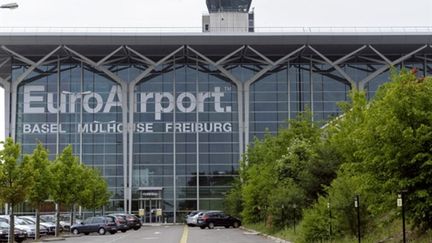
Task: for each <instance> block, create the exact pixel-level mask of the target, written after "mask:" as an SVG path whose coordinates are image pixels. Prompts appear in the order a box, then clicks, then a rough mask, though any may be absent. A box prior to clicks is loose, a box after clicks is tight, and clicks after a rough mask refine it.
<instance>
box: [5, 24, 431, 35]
mask: <svg viewBox="0 0 432 243" xmlns="http://www.w3.org/2000/svg"><path fill="white" fill-rule="evenodd" d="M254 29H255V32H254V33H298V34H307V33H311V34H314V33H318V34H319V33H428V34H430V33H432V26H400V27H398V26H386V27H373V26H372V27H255V28H254ZM212 30H215V28H214V27H212ZM237 30H238V31H237ZM244 30H245V27H239V28H235V27H234V28H223V29H221V30H217V31H214V32H205V33H206V34H223V33H230V34H232V33H240V34H242V33H243V34H246V33H248V32H244ZM0 33H10V34H29V33H34V34H46V33H53V34H54V33H55V34H83V33H84V34H85V33H87V34H91V33H100V34H146V33H202V27H4V26H3V27H2V26H0Z"/></svg>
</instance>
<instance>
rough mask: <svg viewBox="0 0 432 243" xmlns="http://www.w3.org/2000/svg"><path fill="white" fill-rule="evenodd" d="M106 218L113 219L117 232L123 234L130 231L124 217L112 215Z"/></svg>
mask: <svg viewBox="0 0 432 243" xmlns="http://www.w3.org/2000/svg"><path fill="white" fill-rule="evenodd" d="M107 217H113V218H114V221H115V222H116V225H117V230H119V231H121V232H123V233H124V232H126V231H128V230H129V229H130V228H129V226H128V224H127V220H126V217H124V216H121V215H114V214H112V215H107Z"/></svg>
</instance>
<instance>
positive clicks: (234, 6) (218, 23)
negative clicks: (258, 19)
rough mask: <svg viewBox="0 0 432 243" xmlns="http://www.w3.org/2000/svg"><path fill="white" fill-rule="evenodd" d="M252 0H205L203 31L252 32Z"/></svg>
mask: <svg viewBox="0 0 432 243" xmlns="http://www.w3.org/2000/svg"><path fill="white" fill-rule="evenodd" d="M251 3H252V0H206V4H207V9H208V12H209V13H208V14H204V15H203V17H202V30H203V32H254V13H253V10H252V11H250V7H251Z"/></svg>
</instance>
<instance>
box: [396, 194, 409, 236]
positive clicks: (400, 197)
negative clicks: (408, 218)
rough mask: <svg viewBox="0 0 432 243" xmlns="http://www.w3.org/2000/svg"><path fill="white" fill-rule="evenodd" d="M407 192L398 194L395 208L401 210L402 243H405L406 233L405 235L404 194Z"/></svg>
mask: <svg viewBox="0 0 432 243" xmlns="http://www.w3.org/2000/svg"><path fill="white" fill-rule="evenodd" d="M406 192H407V191H406V190H403V191H401V192H400V193H399V194H398V198H397V206H398V207H400V208H402V234H403V243H405V242H406V233H405V193H406Z"/></svg>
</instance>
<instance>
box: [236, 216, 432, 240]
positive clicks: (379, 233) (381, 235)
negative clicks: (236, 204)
mask: <svg viewBox="0 0 432 243" xmlns="http://www.w3.org/2000/svg"><path fill="white" fill-rule="evenodd" d="M244 227H246V228H248V229H253V230H255V231H258V232H261V233H264V234H268V235H272V236H275V237H278V238H281V239H284V240H288V241H291V242H294V243H295V242H298V241H299V240H300V234H299V231H300V230H301V229H298V228H297V229H296V232H294V229H293V228H285V229H282V230H274V229H270V228H268V227H266V226H265V225H264V223H258V224H246V225H244ZM409 229H410V228H409V226H407V242H416V243H431V242H432V231H428V232H426V233H423V234H419V233H416V232H412V231H411V230H409ZM402 239H403V237H402V225H401V222H400V221H399V220H395V221H394V222H392V223H390V224H388V225H386V226H384V227H382V228H376V229H374V231H372V232H370V233H368V234H367V235H365V236H364V237H362V242H364V243H377V242H380V243H400V242H402ZM357 241H358V239H357V238H356V237H354V236H352V237H345V238H342V239H333V240H332V241H331V242H332V243H355V242H357ZM328 242H329V241H323V243H328Z"/></svg>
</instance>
